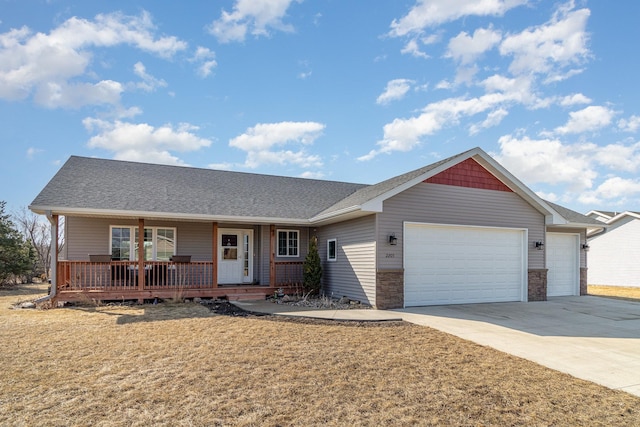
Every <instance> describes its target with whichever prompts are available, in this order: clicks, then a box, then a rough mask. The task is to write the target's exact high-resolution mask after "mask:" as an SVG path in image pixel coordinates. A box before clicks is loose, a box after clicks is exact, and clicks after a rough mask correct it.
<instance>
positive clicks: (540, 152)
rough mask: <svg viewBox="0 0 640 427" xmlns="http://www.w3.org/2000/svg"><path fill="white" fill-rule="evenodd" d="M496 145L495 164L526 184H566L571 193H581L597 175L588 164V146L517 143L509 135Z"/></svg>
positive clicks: (590, 148)
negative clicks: (498, 145)
mask: <svg viewBox="0 0 640 427" xmlns="http://www.w3.org/2000/svg"><path fill="white" fill-rule="evenodd" d="M498 142H499V144H500V153H499V154H497V155H496V156H495V158H496V160H497V161H498V162H499V163H500V164H501V165H503V166H504V167H505V168H506V169H507V170H510V171H513V172H515V173H517V175H518V178H519V179H521V180H523V181H525V182H527V183H529V184H532V183H547V184H554V185H555V184H566V185H568V186H569V188H570V189H571V191H583V190H586V189H589V188H591V187H592V186H593V182H594V179H595V178H596V177H597V175H598V173H597V172H596V170H595V169H594V167H593V165H592V162H591V160H592V158H593V154H594V153H593V149H594V147H593V146H592V145H579V144H574V145H568V144H566V145H565V144H563V143H562V142H561V141H560V140H557V139H537V140H534V139H530V138H528V137H524V138H521V139H518V138H515V137H513V136H511V135H506V136H503V137H501V138H500V139H499V141H498Z"/></svg>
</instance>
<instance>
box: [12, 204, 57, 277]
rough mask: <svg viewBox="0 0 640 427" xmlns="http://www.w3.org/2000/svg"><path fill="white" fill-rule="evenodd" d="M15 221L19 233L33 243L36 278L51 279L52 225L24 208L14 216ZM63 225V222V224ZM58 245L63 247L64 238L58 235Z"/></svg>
mask: <svg viewBox="0 0 640 427" xmlns="http://www.w3.org/2000/svg"><path fill="white" fill-rule="evenodd" d="M13 218H14V221H15V223H16V225H17V227H18V229H19V231H20V232H21V233H22V234H23V235H24V236H25V238H26V239H27V240H28V241H30V242H31V245H33V248H34V250H35V251H36V255H37V262H36V265H35V266H34V271H33V273H34V276H40V275H43V274H44V275H46V277H49V267H50V266H51V254H52V253H53V248H52V246H51V224H50V223H49V221H48V220H47V219H46V218H44V217H42V216H40V215H37V214H35V213H33V212H31V211H29V210H28V209H27V208H25V207H23V208H22V209H21V210H20V211H19V212H17V213H14V214H13ZM61 224H62V222H61ZM60 228H62V225H61V226H60ZM58 235H59V238H58V245H59V247H61V246H62V244H63V243H64V237H63V234H62V233H58Z"/></svg>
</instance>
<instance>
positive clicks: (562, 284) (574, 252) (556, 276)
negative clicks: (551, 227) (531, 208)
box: [545, 233, 580, 297]
mask: <svg viewBox="0 0 640 427" xmlns="http://www.w3.org/2000/svg"><path fill="white" fill-rule="evenodd" d="M579 242H580V237H579V236H578V235H576V234H561V233H548V234H547V242H546V245H545V248H546V251H547V269H548V272H547V296H550V297H553V296H568V295H579V293H580V291H579V283H580V278H579V258H578V250H579V249H578V245H579Z"/></svg>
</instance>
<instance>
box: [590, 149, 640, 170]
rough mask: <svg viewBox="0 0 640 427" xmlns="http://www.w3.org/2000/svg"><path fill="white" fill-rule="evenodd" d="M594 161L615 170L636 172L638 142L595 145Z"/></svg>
mask: <svg viewBox="0 0 640 427" xmlns="http://www.w3.org/2000/svg"><path fill="white" fill-rule="evenodd" d="M596 150H597V153H596V154H595V155H594V162H596V163H598V164H600V165H603V166H606V167H608V168H609V169H612V170H615V171H624V172H638V171H639V170H640V142H636V143H634V144H631V145H624V144H622V143H617V144H609V145H605V146H603V147H597V149H596Z"/></svg>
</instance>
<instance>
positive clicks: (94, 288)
mask: <svg viewBox="0 0 640 427" xmlns="http://www.w3.org/2000/svg"><path fill="white" fill-rule="evenodd" d="M274 267H275V274H274V276H275V280H273V281H272V282H273V284H269V285H259V284H255V283H246V284H218V281H217V277H216V274H217V272H216V269H215V263H214V262H213V261H192V262H188V263H181V262H160V261H145V262H144V263H142V272H140V269H141V264H140V263H138V262H137V261H109V262H91V261H59V262H58V264H57V277H58V281H57V284H56V286H57V287H56V300H58V301H82V300H87V299H90V300H102V301H105V300H132V299H135V300H138V301H143V300H147V299H155V298H160V299H169V298H175V299H182V298H195V297H199V298H222V297H226V298H228V299H230V300H243V299H244V300H249V299H263V298H265V297H266V296H267V295H272V294H273V293H274V292H276V290H278V289H280V288H282V289H283V290H284V291H285V292H286V293H296V292H301V291H302V262H276V263H275V265H274Z"/></svg>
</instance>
